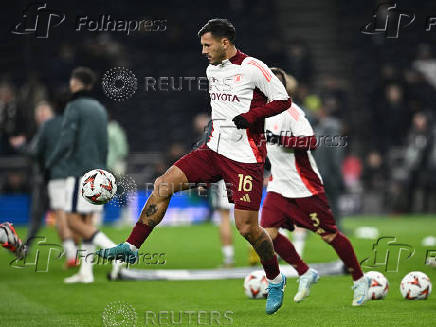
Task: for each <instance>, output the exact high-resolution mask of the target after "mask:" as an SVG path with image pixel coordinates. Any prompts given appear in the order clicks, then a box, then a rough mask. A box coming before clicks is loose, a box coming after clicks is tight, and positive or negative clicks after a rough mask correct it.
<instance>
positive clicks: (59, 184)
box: [47, 178, 65, 210]
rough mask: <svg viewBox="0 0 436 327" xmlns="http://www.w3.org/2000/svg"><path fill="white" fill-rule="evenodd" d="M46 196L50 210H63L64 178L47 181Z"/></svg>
mask: <svg viewBox="0 0 436 327" xmlns="http://www.w3.org/2000/svg"><path fill="white" fill-rule="evenodd" d="M47 189H48V198H49V202H50V209H51V210H64V208H65V178H59V179H51V180H49V181H48V185H47Z"/></svg>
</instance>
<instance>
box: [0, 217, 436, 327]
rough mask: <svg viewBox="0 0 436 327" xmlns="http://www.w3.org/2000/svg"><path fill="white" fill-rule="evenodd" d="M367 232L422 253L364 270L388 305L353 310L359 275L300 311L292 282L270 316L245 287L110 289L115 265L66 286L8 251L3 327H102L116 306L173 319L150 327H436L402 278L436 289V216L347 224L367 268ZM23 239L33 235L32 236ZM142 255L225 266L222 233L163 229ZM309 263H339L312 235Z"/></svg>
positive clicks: (116, 232)
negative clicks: (360, 235)
mask: <svg viewBox="0 0 436 327" xmlns="http://www.w3.org/2000/svg"><path fill="white" fill-rule="evenodd" d="M358 226H376V227H377V228H378V229H379V231H380V236H394V237H396V239H397V242H399V243H403V244H408V245H411V246H412V247H413V248H414V250H415V253H414V255H413V256H412V257H410V258H409V259H407V258H406V257H407V255H405V254H402V255H401V257H400V261H399V269H398V272H395V271H393V272H384V271H383V268H379V269H371V268H365V269H364V270H365V271H369V270H379V271H382V272H383V273H384V274H385V276H386V277H387V278H388V279H389V283H390V291H389V294H388V296H387V298H386V299H385V300H383V301H370V302H368V303H367V304H366V305H365V306H363V307H352V306H351V301H352V290H351V286H352V282H351V277H350V276H331V277H328V276H325V277H323V276H321V279H320V281H319V283H318V284H316V285H315V286H314V287H313V288H312V293H311V296H310V297H309V298H307V299H306V300H305V301H303V302H302V303H300V304H296V303H294V302H293V301H292V299H293V296H294V294H295V292H296V290H297V286H298V285H297V282H296V279H289V280H288V285H287V288H286V292H285V301H284V304H283V307H282V308H281V309H280V311H279V312H278V313H277V314H275V315H272V316H267V315H266V314H265V313H264V310H265V301H264V300H249V299H247V298H246V297H245V295H244V292H243V289H242V280H217V281H215V280H211V281H153V282H146V281H141V282H134V281H123V282H108V281H107V280H106V273H107V272H108V271H109V270H110V266H108V265H103V266H97V267H95V278H96V280H95V283H93V284H91V285H83V284H75V285H65V284H64V283H63V278H65V277H67V276H70V275H71V274H72V273H74V272H75V270H69V271H65V270H63V267H62V264H63V262H62V260H56V259H53V260H51V262H50V265H49V269H48V272H35V267H34V266H32V265H27V266H25V267H23V268H17V267H11V266H10V264H9V263H10V262H11V260H12V259H13V257H12V256H11V255H10V254H9V253H8V252H7V251H5V250H2V251H1V252H0V260H1V262H2V264H1V268H0V292H1V293H0V294H2V304H1V306H0V326H26V327H27V326H62V327H66V326H102V325H103V321H102V313H103V311H104V310H105V307H106V306H107V305H108V304H110V303H112V302H114V301H121V302H123V303H127V304H130V305H131V306H132V307H133V308H134V310H135V311H136V317H137V320H136V326H170V325H171V319H167V318H165V317H168V316H163V319H162V320H161V322H160V324H159V322H158V321H154V323H153V320H148V324H147V323H146V313H147V312H155V313H157V312H159V311H169V312H174V314H175V315H176V317H180V316H177V315H178V314H180V312H185V311H196V312H198V311H206V313H204V314H203V316H201V317H200V320H198V319H197V318H198V316H194V318H193V319H192V320H191V321H189V320H188V319H187V316H183V319H182V321H181V323H180V320H177V319H178V318H177V319H176V321H175V322H177V323H178V324H177V326H205V325H209V326H219V325H222V326H250V327H252V326H280V327H282V326H296V327H301V326H383V327H386V326H407V327H410V326H435V324H436V294H432V295H430V297H429V299H428V300H425V301H407V300H403V299H402V297H401V294H400V291H399V284H400V281H401V279H402V278H403V277H404V275H405V274H406V273H408V272H409V271H412V270H420V271H423V272H425V273H426V274H427V275H428V276H429V277H430V279H431V280H432V281H436V269H433V268H431V267H428V266H425V264H424V262H425V256H426V252H427V251H428V250H435V252H436V246H433V247H428V246H427V247H424V246H422V245H421V241H422V239H423V238H424V237H425V236H428V235H432V234H433V235H435V234H436V219H435V217H430V216H424V217H418V216H403V217H395V218H387V217H360V218H349V219H345V220H344V227H345V229H346V230H348V231H350V233H349V234H350V235H349V236H351V237H350V238H351V241H352V242H353V244H354V246H355V249H356V252H357V256H358V258H359V260H362V259H364V258H365V257H370V256H371V253H372V244H373V243H374V241H372V240H362V239H356V238H354V237H353V233H352V231H353V229H354V228H356V227H358ZM103 230H104V231H105V232H106V233H107V234H108V236H109V237H111V238H112V239H113V240H114V241H115V242H121V241H123V240H124V239H125V238H126V236H127V235H128V233H129V231H130V228H123V229H117V228H114V227H104V228H103ZM17 231H18V233H19V234H20V235H25V229H24V228H18V229H17ZM40 235H44V236H46V237H47V241H48V242H51V243H58V239H57V237H56V234H55V232H54V230H53V229H52V228H45V229H43V230H42V231H41V232H40ZM234 240H235V247H236V248H235V249H236V260H237V265H238V266H246V265H247V245H246V243H245V240H243V239H242V237H240V236H239V235H238V234H237V233H236V232H235V234H234ZM38 248H40V247H38ZM42 248H43V247H41V249H42ZM141 250H142V251H147V252H150V253H153V252H158V253H165V258H166V263H165V265H145V264H143V268H144V269H163V268H168V269H169V268H173V269H175V268H179V269H182V268H213V267H217V266H218V265H219V264H220V260H221V251H220V245H219V241H218V229H217V227H215V226H212V225H201V226H191V227H173V228H158V229H156V230H155V231H154V233H153V234H152V236H151V237H150V240H149V241H148V242H147V243H146V245H145V246H144V247H143V248H142V249H141ZM42 252H43V250H41V253H42ZM406 254H407V253H406ZM304 259H305V260H306V261H307V262H309V263H310V262H329V261H334V260H336V254H335V252H334V251H333V250H332V249H331V248H330V247H329V246H328V245H326V244H325V243H324V242H322V241H321V240H320V238H319V237H318V236H316V235H311V236H310V237H309V238H308V240H307V243H306V248H305V255H304ZM379 259H380V258H378V259H377V260H379ZM381 259H383V258H381ZM381 259H380V260H381ZM254 269H258V268H254ZM211 311H214V312H215V314H216V312H218V314H221V316H220V317H218V318H217V319H218V320H216V319H213V320H211V317H210V314H209V313H208V312H211ZM226 311H230V312H232V313H228V317H230V318H231V319H224V317H223V314H224V312H226ZM215 318H216V316H215ZM218 322H219V324H218ZM113 326H123V325H121V324H119V325H116V321H115V322H113ZM127 326H132V324H130V325H127Z"/></svg>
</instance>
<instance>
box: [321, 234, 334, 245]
mask: <svg viewBox="0 0 436 327" xmlns="http://www.w3.org/2000/svg"><path fill="white" fill-rule="evenodd" d="M336 234H337V233H329V234H324V235H321V238H322V239H323V240H324V241H325V242H327V243H331V242H333V240H334V239H335V238H336Z"/></svg>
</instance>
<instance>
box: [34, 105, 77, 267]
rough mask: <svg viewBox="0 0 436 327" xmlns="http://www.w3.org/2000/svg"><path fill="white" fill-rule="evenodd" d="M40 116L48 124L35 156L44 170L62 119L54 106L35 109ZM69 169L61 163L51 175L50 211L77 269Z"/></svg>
mask: <svg viewBox="0 0 436 327" xmlns="http://www.w3.org/2000/svg"><path fill="white" fill-rule="evenodd" d="M35 111H36V112H45V116H46V118H45V120H44V123H43V124H42V125H41V127H40V129H39V131H38V134H37V136H36V142H35V145H34V146H35V148H34V150H33V151H34V155H35V157H36V158H37V159H38V161H39V162H40V165H41V166H42V167H44V165H45V162H46V161H47V160H48V158H49V157H50V155H51V154H52V153H53V152H54V150H55V148H56V144H57V141H58V139H59V136H60V135H61V131H62V121H63V118H62V116H61V115H58V116H55V115H54V112H53V109H52V107H51V105H50V104H48V103H46V102H42V103H39V104H38V106H37V107H36V109H35ZM65 165H66V162H65V161H64V160H60V161H58V162H57V163H56V164H54V165H53V166H52V167H51V169H50V172H49V173H48V175H49V176H48V178H49V181H48V185H47V190H48V197H49V202H50V209H51V210H53V211H54V212H55V215H56V227H57V231H58V235H59V237H60V239H61V240H62V241H63V245H64V251H65V257H66V262H65V267H66V268H71V267H75V266H76V265H77V264H76V254H77V249H76V245H75V244H74V240H73V233H72V231H71V229H70V228H69V227H68V224H67V221H66V218H65V213H64V206H65V205H64V202H65V177H66V176H65V169H64V168H65Z"/></svg>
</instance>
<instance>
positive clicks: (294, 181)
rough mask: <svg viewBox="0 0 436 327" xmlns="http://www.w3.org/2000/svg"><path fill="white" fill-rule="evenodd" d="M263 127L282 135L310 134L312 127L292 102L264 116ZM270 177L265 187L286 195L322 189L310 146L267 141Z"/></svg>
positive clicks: (291, 195)
mask: <svg viewBox="0 0 436 327" xmlns="http://www.w3.org/2000/svg"><path fill="white" fill-rule="evenodd" d="M265 131H270V132H272V133H273V134H275V135H281V136H297V137H298V136H313V135H314V133H313V129H312V126H310V123H309V121H308V120H307V118H306V116H305V114H304V111H303V110H301V109H300V107H298V106H297V105H296V104H295V103H292V105H291V107H290V108H289V109H288V110H286V111H284V112H282V113H280V114H279V115H276V116H274V117H271V118H267V119H266V120H265ZM267 150H268V158H269V160H270V162H271V177H270V181H269V183H268V188H267V191H272V192H276V193H279V194H281V195H282V196H284V197H286V198H304V197H309V196H312V195H315V194H318V193H322V192H324V186H323V184H322V178H321V175H320V174H319V172H318V167H317V165H316V162H315V159H314V158H313V156H312V153H311V152H310V150H300V149H295V150H293V149H289V148H285V147H283V146H281V145H278V144H271V143H267Z"/></svg>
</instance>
